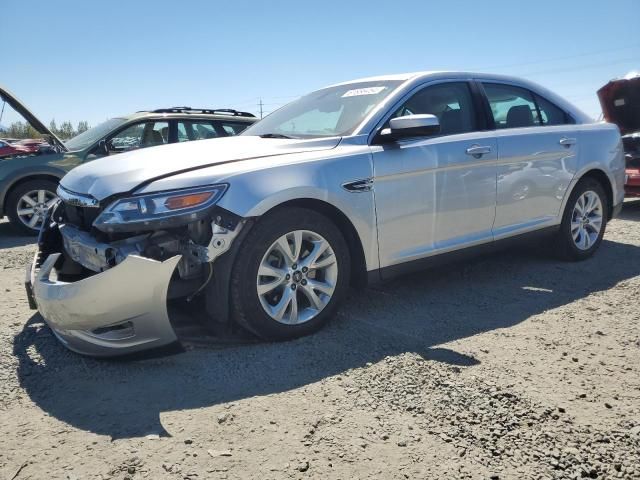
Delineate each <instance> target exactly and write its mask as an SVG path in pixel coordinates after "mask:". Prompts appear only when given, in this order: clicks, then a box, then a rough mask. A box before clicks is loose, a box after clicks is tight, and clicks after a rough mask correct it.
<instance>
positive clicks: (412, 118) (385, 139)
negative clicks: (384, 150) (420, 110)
mask: <svg viewBox="0 0 640 480" xmlns="http://www.w3.org/2000/svg"><path fill="white" fill-rule="evenodd" d="M438 133H440V121H439V120H438V117H436V116H435V115H431V114H429V113H427V114H421V115H405V116H404V117H396V118H392V119H391V121H390V122H389V128H385V129H383V130H382V131H380V133H379V134H378V137H377V143H389V142H394V141H396V140H400V139H402V138H411V137H428V136H431V135H436V134H438Z"/></svg>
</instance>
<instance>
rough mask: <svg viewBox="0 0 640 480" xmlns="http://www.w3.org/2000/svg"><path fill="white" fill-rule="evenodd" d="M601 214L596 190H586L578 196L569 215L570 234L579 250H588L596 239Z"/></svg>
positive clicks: (600, 225) (601, 210)
mask: <svg viewBox="0 0 640 480" xmlns="http://www.w3.org/2000/svg"><path fill="white" fill-rule="evenodd" d="M602 216H603V209H602V200H600V196H599V195H598V194H597V193H596V192H594V191H592V190H587V191H586V192H584V193H583V194H582V195H580V196H579V197H578V200H576V204H575V206H574V207H573V213H572V215H571V236H572V237H573V242H574V243H575V245H576V247H578V248H579V249H580V250H589V248H591V246H592V245H593V244H594V243H595V242H596V240H597V239H598V236H599V235H600V231H601V230H602Z"/></svg>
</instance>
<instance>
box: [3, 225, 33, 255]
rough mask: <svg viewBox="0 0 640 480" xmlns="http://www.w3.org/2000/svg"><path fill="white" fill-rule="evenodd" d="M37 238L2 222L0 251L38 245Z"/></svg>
mask: <svg viewBox="0 0 640 480" xmlns="http://www.w3.org/2000/svg"><path fill="white" fill-rule="evenodd" d="M36 239H37V237H35V236H28V235H24V234H22V233H20V232H19V231H18V230H17V229H16V228H14V227H13V226H12V225H11V224H10V223H9V222H6V221H1V220H0V250H2V249H5V248H14V247H23V246H25V245H30V244H33V243H36Z"/></svg>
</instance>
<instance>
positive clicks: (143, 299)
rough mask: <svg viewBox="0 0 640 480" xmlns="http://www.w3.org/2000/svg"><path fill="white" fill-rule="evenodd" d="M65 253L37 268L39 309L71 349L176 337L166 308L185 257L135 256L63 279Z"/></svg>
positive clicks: (109, 351) (118, 347)
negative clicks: (57, 272) (58, 275)
mask: <svg viewBox="0 0 640 480" xmlns="http://www.w3.org/2000/svg"><path fill="white" fill-rule="evenodd" d="M61 255H62V254H60V253H54V254H51V255H49V256H48V257H47V259H46V261H45V262H44V263H43V264H42V266H41V267H39V268H38V267H37V263H36V262H34V264H33V267H32V277H33V280H32V282H33V283H32V284H33V294H34V297H35V301H36V304H37V306H38V310H39V311H40V314H41V315H42V317H43V318H44V319H45V320H46V322H47V323H48V324H49V326H50V327H51V329H52V330H53V332H54V333H55V334H56V336H57V337H58V339H59V340H60V341H61V342H62V343H63V344H64V345H65V346H67V347H68V348H70V349H71V350H74V351H76V352H78V353H82V354H86V355H91V356H111V355H122V354H127V353H133V352H137V351H140V350H146V349H149V348H155V347H160V346H164V345H168V344H170V343H173V342H175V341H176V340H177V338H176V335H175V333H174V331H173V328H172V327H171V323H170V322H169V315H168V313H167V291H168V288H169V282H170V280H171V276H172V274H173V271H174V270H175V268H176V265H177V264H178V262H179V261H180V256H175V257H172V258H170V259H168V260H165V261H163V262H160V261H157V260H152V259H149V258H144V257H140V256H137V255H130V256H128V257H126V259H124V261H123V262H122V263H120V264H118V265H117V266H115V267H114V268H111V269H109V270H106V271H104V272H102V273H99V274H97V275H93V276H90V277H87V278H84V279H82V280H78V281H75V282H65V281H60V280H57V279H55V278H52V277H53V276H54V272H53V270H54V267H55V265H56V263H57V262H59V260H60V259H61Z"/></svg>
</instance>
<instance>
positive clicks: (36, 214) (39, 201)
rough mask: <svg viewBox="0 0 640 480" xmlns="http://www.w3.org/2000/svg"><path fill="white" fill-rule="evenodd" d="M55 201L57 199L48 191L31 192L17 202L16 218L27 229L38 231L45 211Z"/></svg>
mask: <svg viewBox="0 0 640 480" xmlns="http://www.w3.org/2000/svg"><path fill="white" fill-rule="evenodd" d="M57 199H58V197H57V196H56V195H55V194H54V193H53V192H50V191H48V190H31V191H29V192H27V193H25V194H24V195H23V196H22V197H20V199H19V200H18V205H17V214H18V218H19V219H20V221H21V222H22V223H23V224H24V225H25V226H27V227H28V228H30V229H32V230H38V229H39V228H40V226H41V225H42V222H43V221H44V216H45V214H46V213H47V210H48V209H49V207H51V206H52V205H53V204H54V203H55V202H56V200H57Z"/></svg>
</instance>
